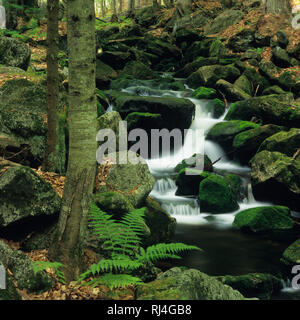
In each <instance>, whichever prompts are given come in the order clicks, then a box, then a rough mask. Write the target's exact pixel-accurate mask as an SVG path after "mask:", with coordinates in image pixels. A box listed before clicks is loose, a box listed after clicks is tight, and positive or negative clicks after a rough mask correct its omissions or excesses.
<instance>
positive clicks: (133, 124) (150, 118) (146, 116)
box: [125, 112, 162, 131]
mask: <svg viewBox="0 0 300 320" xmlns="http://www.w3.org/2000/svg"><path fill="white" fill-rule="evenodd" d="M125 121H127V128H128V130H129V131H130V130H132V129H136V128H141V129H144V130H147V129H148V130H149V129H152V128H155V127H161V126H162V116H161V114H159V113H150V112H131V113H129V114H128V115H127V116H126V118H125Z"/></svg>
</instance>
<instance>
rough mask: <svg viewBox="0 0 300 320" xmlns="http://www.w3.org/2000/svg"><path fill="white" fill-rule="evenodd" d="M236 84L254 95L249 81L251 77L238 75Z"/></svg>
mask: <svg viewBox="0 0 300 320" xmlns="http://www.w3.org/2000/svg"><path fill="white" fill-rule="evenodd" d="M234 85H235V86H236V87H238V88H240V89H241V90H243V92H245V93H247V94H248V95H250V96H251V95H252V90H253V89H252V85H251V82H250V81H249V79H248V78H247V77H246V76H245V75H244V74H242V75H241V76H240V77H238V78H237V79H236V81H235V82H234Z"/></svg>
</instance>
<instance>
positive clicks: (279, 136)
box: [258, 128, 300, 157]
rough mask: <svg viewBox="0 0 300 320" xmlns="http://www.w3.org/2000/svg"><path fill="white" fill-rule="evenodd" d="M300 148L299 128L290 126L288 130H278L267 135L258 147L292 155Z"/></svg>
mask: <svg viewBox="0 0 300 320" xmlns="http://www.w3.org/2000/svg"><path fill="white" fill-rule="evenodd" d="M299 148H300V129H297V128H292V129H290V130H289V131H280V132H277V133H275V134H274V135H272V136H270V137H268V138H267V139H266V140H264V142H263V143H262V144H261V146H260V147H259V150H258V152H260V151H262V150H268V151H278V152H281V153H284V154H286V155H287V156H289V157H293V156H294V154H295V153H296V152H297V150H298V149H299Z"/></svg>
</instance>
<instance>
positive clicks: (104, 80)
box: [96, 59, 118, 89]
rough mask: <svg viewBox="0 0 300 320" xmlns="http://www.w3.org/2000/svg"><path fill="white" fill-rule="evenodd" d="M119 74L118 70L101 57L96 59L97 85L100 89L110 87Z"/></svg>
mask: <svg viewBox="0 0 300 320" xmlns="http://www.w3.org/2000/svg"><path fill="white" fill-rule="evenodd" d="M117 76H118V74H117V72H116V71H115V70H114V69H113V68H112V67H110V66H109V65H107V64H106V63H104V62H102V61H101V60H100V59H97V60H96V86H97V88H99V89H107V88H109V85H110V82H111V80H113V79H116V78H117Z"/></svg>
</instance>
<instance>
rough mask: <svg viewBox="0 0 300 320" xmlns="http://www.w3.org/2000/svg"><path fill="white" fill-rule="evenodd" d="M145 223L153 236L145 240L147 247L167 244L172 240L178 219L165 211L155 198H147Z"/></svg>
mask: <svg viewBox="0 0 300 320" xmlns="http://www.w3.org/2000/svg"><path fill="white" fill-rule="evenodd" d="M144 205H145V207H146V212H145V222H146V225H147V226H148V227H149V229H150V232H151V234H150V235H149V236H148V237H146V238H145V239H144V240H143V244H144V245H145V246H150V245H153V244H157V243H166V242H170V241H171V240H172V237H173V236H174V233H175V229H176V219H174V218H172V217H171V215H170V214H169V213H168V212H167V211H166V210H164V209H163V208H162V207H161V205H160V204H159V203H158V202H157V201H156V200H155V199H153V198H151V197H147V198H146V201H145V204H144Z"/></svg>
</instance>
